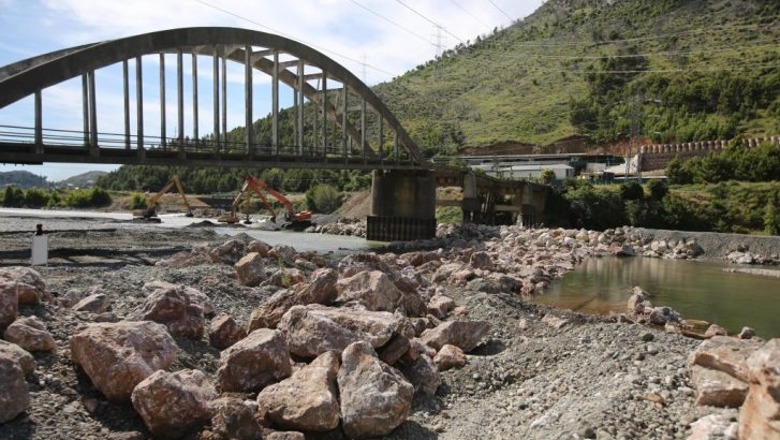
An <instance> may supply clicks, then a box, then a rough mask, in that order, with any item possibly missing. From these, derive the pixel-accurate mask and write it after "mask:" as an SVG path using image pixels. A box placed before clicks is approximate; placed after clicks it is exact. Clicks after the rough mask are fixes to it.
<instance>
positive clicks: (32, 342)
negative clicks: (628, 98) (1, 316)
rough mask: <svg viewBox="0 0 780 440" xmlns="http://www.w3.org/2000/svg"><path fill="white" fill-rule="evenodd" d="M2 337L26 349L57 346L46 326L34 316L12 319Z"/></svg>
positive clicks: (33, 349)
mask: <svg viewBox="0 0 780 440" xmlns="http://www.w3.org/2000/svg"><path fill="white" fill-rule="evenodd" d="M3 339H5V340H6V341H8V342H13V343H14V344H16V345H18V346H20V347H22V348H23V349H25V350H27V351H52V350H54V348H56V346H57V343H56V342H55V341H54V337H52V335H51V334H50V333H49V332H48V331H47V330H46V326H45V325H44V324H43V322H41V320H40V319H38V318H37V317H35V316H29V317H25V318H19V319H17V320H16V321H14V322H13V324H11V325H9V326H8V328H7V329H5V332H3Z"/></svg>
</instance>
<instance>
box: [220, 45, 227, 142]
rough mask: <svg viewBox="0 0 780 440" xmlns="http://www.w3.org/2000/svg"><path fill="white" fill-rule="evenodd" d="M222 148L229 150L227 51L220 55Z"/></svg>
mask: <svg viewBox="0 0 780 440" xmlns="http://www.w3.org/2000/svg"><path fill="white" fill-rule="evenodd" d="M221 137H222V148H223V150H224V151H227V150H228V149H229V147H228V144H227V51H225V52H223V53H222V136H221Z"/></svg>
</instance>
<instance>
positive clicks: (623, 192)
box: [620, 180, 645, 202]
mask: <svg viewBox="0 0 780 440" xmlns="http://www.w3.org/2000/svg"><path fill="white" fill-rule="evenodd" d="M644 198H645V190H644V189H642V185H640V184H639V183H638V182H636V181H634V180H632V181H629V182H626V183H624V184H622V185H620V200H623V201H624V202H625V201H627V200H633V201H638V202H639V201H642V200H644Z"/></svg>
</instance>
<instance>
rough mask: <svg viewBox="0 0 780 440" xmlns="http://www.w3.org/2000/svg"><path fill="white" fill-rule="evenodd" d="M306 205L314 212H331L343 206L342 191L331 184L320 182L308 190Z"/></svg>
mask: <svg viewBox="0 0 780 440" xmlns="http://www.w3.org/2000/svg"><path fill="white" fill-rule="evenodd" d="M306 206H308V207H309V209H310V210H312V211H314V212H320V213H331V212H333V211H335V210H337V209H338V208H339V207H340V206H341V193H340V192H339V191H338V190H337V189H336V188H335V187H333V186H331V185H328V184H326V183H320V184H318V185H315V186H313V187H311V188H310V189H309V190H308V191H306Z"/></svg>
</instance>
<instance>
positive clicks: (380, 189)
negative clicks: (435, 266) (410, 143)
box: [366, 170, 436, 241]
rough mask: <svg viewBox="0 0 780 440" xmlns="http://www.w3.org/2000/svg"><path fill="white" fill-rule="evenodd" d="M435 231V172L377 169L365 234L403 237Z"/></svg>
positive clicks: (427, 235) (414, 237)
mask: <svg viewBox="0 0 780 440" xmlns="http://www.w3.org/2000/svg"><path fill="white" fill-rule="evenodd" d="M435 235H436V173H435V172H434V171H399V170H395V171H382V170H376V171H374V172H373V175H372V182H371V215H369V216H368V221H367V231H366V238H367V239H369V240H378V241H402V240H419V239H425V238H433V237H434V236H435Z"/></svg>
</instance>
